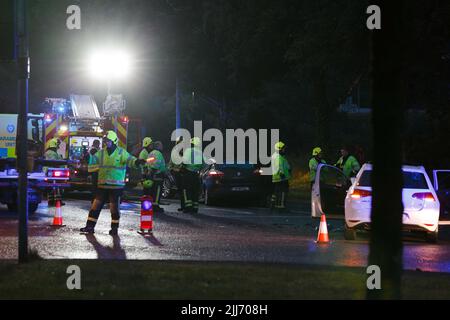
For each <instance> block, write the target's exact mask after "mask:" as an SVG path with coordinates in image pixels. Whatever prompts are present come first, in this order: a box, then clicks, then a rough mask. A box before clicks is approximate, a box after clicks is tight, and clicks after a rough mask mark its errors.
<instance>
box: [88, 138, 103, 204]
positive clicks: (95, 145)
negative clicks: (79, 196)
mask: <svg viewBox="0 0 450 320" xmlns="http://www.w3.org/2000/svg"><path fill="white" fill-rule="evenodd" d="M99 150H100V140H98V139H96V140H94V142H93V143H92V147H91V149H90V150H89V159H90V158H91V157H93V156H94V155H95V154H96V153H97V152H98V151H99ZM89 162H90V161H89V160H88V163H89ZM97 181H98V172H97V171H94V172H92V173H91V183H92V191H93V193H94V192H95V190H96V189H97ZM93 199H95V195H94V198H93ZM93 199H92V201H94V200H93Z"/></svg>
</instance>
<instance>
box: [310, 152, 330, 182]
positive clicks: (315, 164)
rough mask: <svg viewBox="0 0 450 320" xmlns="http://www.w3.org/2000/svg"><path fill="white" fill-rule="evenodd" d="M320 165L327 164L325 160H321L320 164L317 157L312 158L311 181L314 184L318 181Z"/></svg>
mask: <svg viewBox="0 0 450 320" xmlns="http://www.w3.org/2000/svg"><path fill="white" fill-rule="evenodd" d="M320 163H323V164H326V162H325V160H323V159H320V162H319V161H317V159H316V157H312V158H311V160H309V181H311V182H313V181H314V180H315V179H316V174H317V167H318V166H319V164H320Z"/></svg>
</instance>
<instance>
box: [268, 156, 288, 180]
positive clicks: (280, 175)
mask: <svg viewBox="0 0 450 320" xmlns="http://www.w3.org/2000/svg"><path fill="white" fill-rule="evenodd" d="M290 178H291V166H290V165H289V162H288V161H287V160H286V157H284V156H283V155H281V154H279V153H278V152H275V153H274V154H273V155H272V182H281V181H286V180H289V179H290Z"/></svg>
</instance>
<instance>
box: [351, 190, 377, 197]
mask: <svg viewBox="0 0 450 320" xmlns="http://www.w3.org/2000/svg"><path fill="white" fill-rule="evenodd" d="M350 196H351V197H352V198H353V199H361V198H364V197H371V196H372V191H369V190H362V189H354V190H353V192H352V194H351V195H350Z"/></svg>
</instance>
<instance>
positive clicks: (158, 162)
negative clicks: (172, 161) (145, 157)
mask: <svg viewBox="0 0 450 320" xmlns="http://www.w3.org/2000/svg"><path fill="white" fill-rule="evenodd" d="M151 157H154V158H155V161H153V162H151V163H149V167H150V169H151V170H152V171H153V172H154V174H155V175H157V176H160V177H161V175H162V174H163V173H165V172H166V171H167V168H166V161H165V160H164V156H163V154H162V153H161V151H159V150H152V152H150V154H149V158H151Z"/></svg>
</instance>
